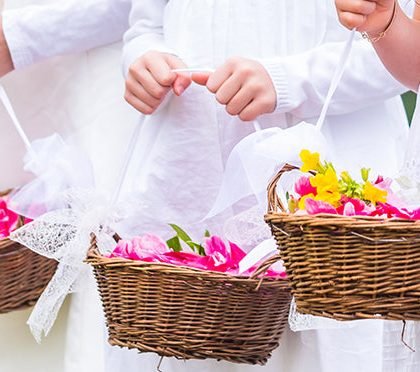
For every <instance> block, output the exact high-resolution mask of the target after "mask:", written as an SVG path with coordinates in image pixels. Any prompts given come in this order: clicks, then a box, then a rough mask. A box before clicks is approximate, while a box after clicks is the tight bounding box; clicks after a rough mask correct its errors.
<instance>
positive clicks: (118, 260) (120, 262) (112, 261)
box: [85, 249, 288, 284]
mask: <svg viewBox="0 0 420 372" xmlns="http://www.w3.org/2000/svg"><path fill="white" fill-rule="evenodd" d="M85 262H87V263H89V264H90V265H92V266H93V267H95V266H103V265H105V266H107V265H112V266H113V267H119V266H120V267H123V266H129V267H130V268H132V269H134V270H135V269H136V268H137V269H139V268H145V267H150V268H151V269H156V270H166V269H169V270H170V271H176V272H177V273H178V274H189V275H191V274H194V275H197V274H199V275H200V276H202V277H209V278H210V277H211V278H213V279H216V278H217V279H223V280H226V279H229V280H231V281H242V282H244V283H245V282H247V283H260V282H264V283H278V282H281V283H283V282H284V283H286V284H287V283H288V280H287V278H283V277H267V276H263V277H256V278H251V277H248V276H240V275H229V274H227V273H222V272H218V271H213V270H201V269H197V268H194V267H189V266H178V265H173V264H168V263H163V262H162V263H161V262H146V261H140V260H130V259H127V258H122V257H105V256H103V255H101V254H100V253H99V252H98V250H97V249H95V250H90V251H89V253H88V256H87V258H86V260H85Z"/></svg>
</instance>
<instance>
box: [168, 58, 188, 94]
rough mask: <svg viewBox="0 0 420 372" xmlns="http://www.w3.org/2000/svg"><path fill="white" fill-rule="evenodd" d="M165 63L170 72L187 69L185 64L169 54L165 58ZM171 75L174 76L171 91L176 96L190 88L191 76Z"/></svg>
mask: <svg viewBox="0 0 420 372" xmlns="http://www.w3.org/2000/svg"><path fill="white" fill-rule="evenodd" d="M166 61H167V62H168V66H169V68H170V69H171V70H176V69H182V68H186V67H187V66H186V64H185V63H184V62H183V61H182V60H181V59H180V58H178V57H177V56H173V55H171V54H168V55H167V56H166ZM172 73H173V74H175V76H176V77H175V80H174V81H173V83H172V90H173V91H174V93H175V94H176V95H177V96H180V95H181V94H182V93H184V91H185V90H186V89H187V88H188V87H189V86H190V84H191V81H192V80H191V76H190V75H189V74H185V73H177V72H172Z"/></svg>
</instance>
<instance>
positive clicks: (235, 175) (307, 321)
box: [206, 30, 355, 330]
mask: <svg viewBox="0 0 420 372" xmlns="http://www.w3.org/2000/svg"><path fill="white" fill-rule="evenodd" d="M354 35H355V30H352V32H351V33H350V36H349V38H348V40H347V42H346V44H345V46H344V49H343V51H342V54H341V56H340V59H339V63H338V66H337V68H336V70H335V73H334V76H333V78H332V81H331V83H330V87H329V89H328V93H327V96H326V98H325V102H324V105H323V108H322V111H321V114H320V116H319V119H318V121H317V124H316V125H315V126H314V125H311V124H308V123H305V122H301V123H299V124H297V125H296V126H293V127H291V128H287V129H284V130H283V129H280V128H269V129H264V130H259V131H256V133H253V134H251V135H249V136H247V137H246V138H244V139H243V140H242V141H240V142H239V143H238V144H237V145H236V146H235V147H234V149H233V151H232V153H231V154H230V156H229V158H228V161H227V164H226V168H225V173H224V176H223V180H222V186H221V189H220V191H219V194H218V196H217V199H216V201H215V203H214V205H213V207H212V209H211V211H210V212H209V214H208V215H207V216H206V217H207V218H208V217H212V216H214V215H216V214H218V213H220V212H222V211H223V210H225V209H226V208H228V207H230V206H231V205H233V204H234V203H236V202H238V201H239V200H241V199H242V198H244V197H246V196H249V195H254V196H255V197H256V198H257V201H258V204H259V206H265V205H266V187H267V185H268V183H269V181H270V179H271V178H272V177H273V175H274V174H275V173H276V172H277V171H278V170H280V169H281V168H282V167H283V166H284V164H286V163H289V164H300V160H299V153H300V151H301V150H302V149H308V150H310V151H316V152H319V153H320V154H321V155H322V156H323V158H330V160H331V158H332V154H329V153H328V152H327V150H328V149H327V141H326V139H325V137H324V136H323V134H322V132H321V131H322V128H323V125H324V122H325V118H326V115H327V112H328V108H329V106H330V104H331V99H332V97H333V95H334V93H335V91H336V89H337V87H338V85H339V82H340V80H341V78H342V75H343V73H344V68H345V66H346V63H347V60H348V57H349V55H350V52H351V48H352V45H353V40H354ZM299 176H300V175H299V174H297V173H296V172H294V173H291V174H290V173H288V174H284V175H283V176H282V177H281V179H280V181H279V183H278V185H277V190H278V191H279V190H280V192H279V195H280V197H281V198H283V199H284V194H285V193H284V192H282V191H284V190H290V189H291V186H292V185H293V184H294V181H296V179H297V177H299ZM283 202H284V205H287V204H285V200H283ZM235 218H236V217H233V219H232V220H233V221H235ZM236 222H237V223H242V222H243V221H241V219H238V220H237V221H236ZM234 225H235V223H231V226H230V228H231V229H233V230H235V227H234ZM260 226H261V227H260V230H261V231H262V232H264V231H265V229H266V226H265V223H264V221H263V219H262V218H261V220H260ZM226 233H227V234H228V235H229V234H230V232H229V231H227V232H226ZM253 233H255V230H254V231H253ZM261 235H263V234H261ZM276 252H277V250H276V249H275V244H274V240H272V239H267V240H264V241H262V242H261V243H260V244H258V245H257V246H256V247H255V248H254V249H253V250H252V251H251V252H250V253H249V254H248V255H247V256H246V257H245V258H244V259H243V260H242V261H241V262H240V265H239V266H240V271H241V272H244V271H246V269H247V268H250V267H253V266H254V265H256V264H258V263H259V262H261V261H262V260H264V259H267V258H269V257H271V256H273V255H274V254H275V253H276ZM290 314H291V315H290V318H289V321H290V323H291V328H292V329H295V330H298V329H299V330H302V329H317V328H324V326H325V325H326V324H325V322H324V321H323V319H319V318H315V317H311V316H306V315H305V316H302V315H301V314H299V313H297V312H296V309H295V308H294V307H292V308H291V313H290ZM293 322H295V323H296V324H293ZM299 323H301V324H299ZM327 323H328V326H329V327H330V326H332V327H335V326H338V325H339V324H340V323H334V322H328V321H327Z"/></svg>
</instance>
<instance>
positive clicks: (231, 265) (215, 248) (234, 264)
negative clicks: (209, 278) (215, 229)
mask: <svg viewBox="0 0 420 372" xmlns="http://www.w3.org/2000/svg"><path fill="white" fill-rule="evenodd" d="M204 247H205V251H206V255H207V257H210V258H211V260H212V268H209V270H214V271H220V272H228V271H232V270H237V269H238V267H239V261H240V260H242V258H244V257H245V252H244V251H243V250H242V249H241V248H239V247H238V246H237V245H236V244H234V243H231V242H229V245H228V246H226V244H225V242H224V241H223V240H222V239H221V238H220V237H218V236H216V235H214V236H211V237H210V238H207V239H206V241H205V245H204Z"/></svg>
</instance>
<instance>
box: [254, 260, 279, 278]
mask: <svg viewBox="0 0 420 372" xmlns="http://www.w3.org/2000/svg"><path fill="white" fill-rule="evenodd" d="M280 260H281V257H280V255H279V254H276V255H275V256H273V257H270V258H268V259H267V260H265V261H264V262H263V263H261V265H260V266H259V267H258V269H257V270H255V271H254V272H253V273H252V275H251V276H250V277H249V279H256V278H258V277H259V276H261V275H263V274H265V273H266V271H267V270H268V269H269V268H270V267H271V266H272V265H274V264H275V263H277V262H278V261H280Z"/></svg>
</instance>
